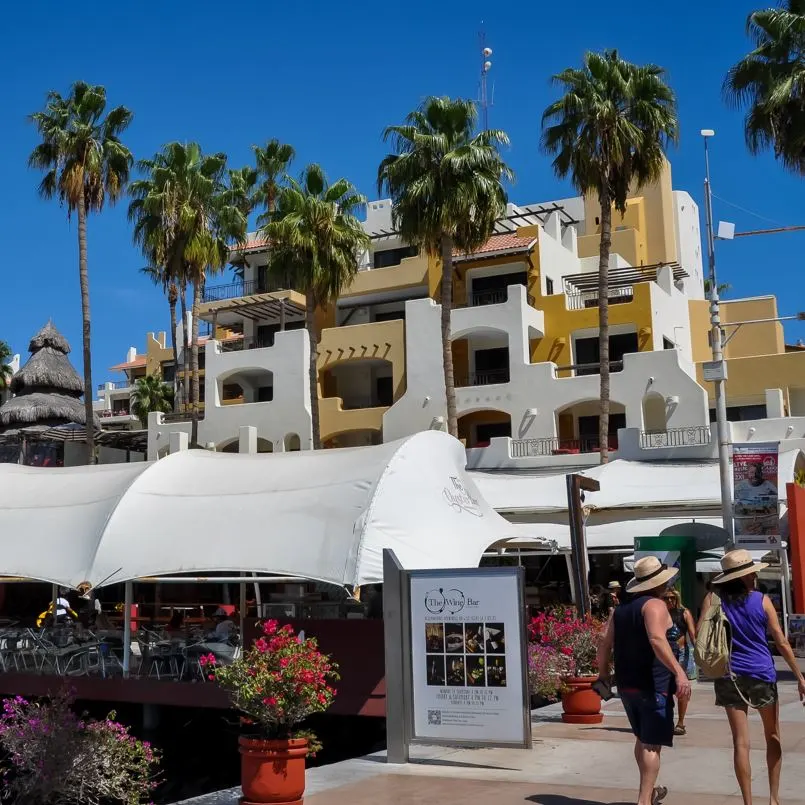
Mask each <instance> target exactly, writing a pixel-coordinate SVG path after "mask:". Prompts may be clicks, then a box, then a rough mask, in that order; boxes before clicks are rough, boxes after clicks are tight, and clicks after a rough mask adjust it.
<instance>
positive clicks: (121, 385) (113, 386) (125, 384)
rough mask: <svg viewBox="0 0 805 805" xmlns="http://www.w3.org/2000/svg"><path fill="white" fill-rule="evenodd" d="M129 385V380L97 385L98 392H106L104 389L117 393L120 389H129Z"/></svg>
mask: <svg viewBox="0 0 805 805" xmlns="http://www.w3.org/2000/svg"><path fill="white" fill-rule="evenodd" d="M131 385H132V384H131V381H130V380H115V381H112V382H108V383H100V384H99V385H98V391H106V389H109V390H110V391H117V390H120V389H127V388H130V387H131Z"/></svg>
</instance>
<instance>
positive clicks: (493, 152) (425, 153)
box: [377, 97, 513, 437]
mask: <svg viewBox="0 0 805 805" xmlns="http://www.w3.org/2000/svg"><path fill="white" fill-rule="evenodd" d="M477 119H478V111H477V109H476V106H475V104H474V103H473V102H472V101H467V100H461V99H459V100H451V99H450V98H434V97H431V98H427V99H426V100H425V101H424V102H423V104H422V105H421V106H420V107H419V108H418V109H417V110H415V111H413V112H411V113H410V114H409V115H408V116H407V118H406V120H405V123H404V124H403V125H401V126H389V127H388V128H387V129H386V130H385V132H384V133H383V139H384V140H385V141H389V140H390V141H391V143H392V146H393V148H394V151H395V153H393V154H390V155H389V156H387V157H386V158H385V159H384V160H383V161H382V162H381V163H380V167H379V169H378V175H377V184H378V189H379V191H380V192H381V193H383V192H384V191H385V192H388V193H389V195H390V196H391V199H392V203H393V219H394V225H395V227H396V228H397V229H398V230H399V233H400V236H401V237H402V238H403V240H405V241H406V242H407V243H410V244H411V245H414V246H419V247H424V249H425V250H426V251H427V253H428V254H429V255H430V256H432V257H437V258H440V259H441V264H442V282H441V303H442V363H443V366H444V385H445V395H446V403H447V429H448V431H449V433H450V434H451V435H453V436H456V437H457V436H458V416H457V413H456V390H455V379H454V377H453V353H452V347H451V341H450V316H451V309H452V304H453V250H454V248H455V249H458V250H460V251H462V252H465V253H469V252H472V251H473V250H475V249H478V248H480V247H481V246H482V245H483V244H484V243H485V242H486V241H487V240H488V239H489V237H490V235H492V233H493V232H494V229H495V222H496V220H497V219H498V218H499V217H500V216H502V215H503V214H504V212H505V210H506V192H505V190H504V189H503V181H504V180H505V179H508V180H511V179H512V178H513V173H512V171H511V170H510V169H509V167H508V166H507V165H506V163H505V162H503V159H502V158H501V155H500V148H501V146H505V145H508V143H509V138H508V137H507V136H506V134H505V132H502V131H497V130H488V131H480V132H477V133H475V127H476V123H477Z"/></svg>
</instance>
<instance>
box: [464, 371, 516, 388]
mask: <svg viewBox="0 0 805 805" xmlns="http://www.w3.org/2000/svg"><path fill="white" fill-rule="evenodd" d="M509 380H510V372H509V369H508V367H505V368H501V369H485V370H482V371H478V372H469V373H467V374H466V375H463V376H457V377H456V388H467V387H468V386H493V385H495V384H496V383H508V382H509Z"/></svg>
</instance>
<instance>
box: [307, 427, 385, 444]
mask: <svg viewBox="0 0 805 805" xmlns="http://www.w3.org/2000/svg"><path fill="white" fill-rule="evenodd" d="M382 443H383V434H382V433H381V432H380V431H379V430H371V429H369V428H366V429H364V430H348V431H344V432H343V433H334V434H333V435H332V436H330V437H329V438H327V439H325V441H324V443H323V445H322V446H323V447H325V448H327V449H331V448H337V447H368V446H370V445H377V444H382Z"/></svg>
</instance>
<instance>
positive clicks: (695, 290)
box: [674, 190, 704, 299]
mask: <svg viewBox="0 0 805 805" xmlns="http://www.w3.org/2000/svg"><path fill="white" fill-rule="evenodd" d="M674 209H675V214H676V250H677V254H678V255H679V264H680V265H681V266H682V268H684V269H685V270H686V271H687V272H688V274H689V275H690V276H689V277H686V278H685V279H684V280H683V284H682V288H683V290H684V292H685V293H686V294H687V295H688V296H689V297H690V298H691V299H702V298H704V271H703V258H702V253H703V246H702V232H701V228H700V225H699V220H700V217H699V207H698V205H697V204H696V202H695V201H694V200H693V198H692V197H691V196H690V194H689V193H687V192H685V191H684V190H674Z"/></svg>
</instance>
